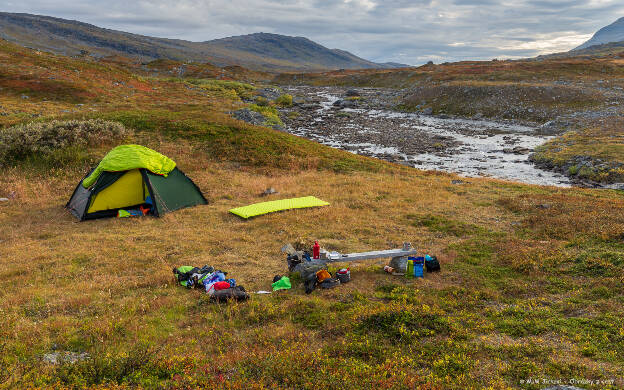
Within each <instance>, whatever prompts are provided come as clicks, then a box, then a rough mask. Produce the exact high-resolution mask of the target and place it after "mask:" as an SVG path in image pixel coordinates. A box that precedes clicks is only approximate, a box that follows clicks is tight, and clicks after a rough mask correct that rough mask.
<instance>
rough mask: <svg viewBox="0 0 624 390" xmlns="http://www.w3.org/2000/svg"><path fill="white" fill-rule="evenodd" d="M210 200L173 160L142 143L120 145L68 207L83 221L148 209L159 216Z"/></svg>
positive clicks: (84, 184) (71, 200)
mask: <svg viewBox="0 0 624 390" xmlns="http://www.w3.org/2000/svg"><path fill="white" fill-rule="evenodd" d="M207 203H208V202H207V201H206V198H204V196H203V195H202V193H201V191H200V190H199V188H198V187H197V186H196V185H195V183H193V181H192V180H191V179H190V178H188V177H187V176H186V175H185V174H184V173H183V172H182V171H180V170H179V169H178V168H177V167H176V163H175V162H174V161H173V160H171V159H170V158H168V157H166V156H164V155H162V154H160V153H158V152H156V151H154V150H152V149H149V148H146V147H144V146H141V145H121V146H118V147H116V148H114V149H112V150H111V151H110V152H109V153H108V154H107V155H106V156H105V157H104V158H103V159H102V161H100V163H99V164H98V166H97V167H96V168H95V169H93V170H92V171H91V172H90V173H89V174H88V175H87V176H85V178H84V179H82V180H81V181H80V183H79V184H78V186H77V187H76V189H75V190H74V193H73V195H72V197H71V199H70V200H69V202H68V203H67V205H66V207H67V208H68V209H69V210H70V211H71V213H72V214H73V215H74V216H76V218H78V219H79V220H81V221H84V220H87V219H95V218H105V217H115V216H131V215H144V214H146V213H147V212H148V210H149V213H150V214H152V215H154V216H157V217H158V216H161V215H163V214H165V213H167V212H170V211H175V210H178V209H181V208H184V207H191V206H196V205H201V204H207Z"/></svg>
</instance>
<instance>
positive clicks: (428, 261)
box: [425, 256, 440, 272]
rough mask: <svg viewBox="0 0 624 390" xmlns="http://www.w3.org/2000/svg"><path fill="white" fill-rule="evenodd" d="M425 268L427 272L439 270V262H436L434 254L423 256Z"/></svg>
mask: <svg viewBox="0 0 624 390" xmlns="http://www.w3.org/2000/svg"><path fill="white" fill-rule="evenodd" d="M425 268H426V269H427V272H438V271H440V262H438V258H437V257H435V256H426V257H425Z"/></svg>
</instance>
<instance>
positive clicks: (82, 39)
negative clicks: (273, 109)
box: [0, 12, 394, 71]
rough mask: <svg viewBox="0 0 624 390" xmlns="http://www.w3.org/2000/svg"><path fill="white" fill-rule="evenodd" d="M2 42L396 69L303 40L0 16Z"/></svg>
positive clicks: (256, 65)
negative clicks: (185, 36) (199, 37)
mask: <svg viewBox="0 0 624 390" xmlns="http://www.w3.org/2000/svg"><path fill="white" fill-rule="evenodd" d="M0 38H3V39H6V40H7V41H10V42H14V43H17V44H19V45H22V46H26V47H30V48H34V49H38V50H44V51H50V52H53V53H56V54H63V55H68V56H75V55H92V56H95V57H105V56H124V57H132V58H136V59H138V60H140V61H143V62H147V61H152V60H155V59H170V60H177V61H195V62H210V63H212V64H214V65H217V66H228V65H242V66H245V67H249V68H253V69H258V70H266V71H318V70H331V69H341V68H343V69H370V68H388V67H394V66H393V65H391V64H377V63H374V62H371V61H367V60H365V59H363V58H360V57H357V56H356V55H354V54H351V53H349V52H347V51H344V50H339V49H333V50H332V49H328V48H326V47H324V46H322V45H319V44H318V43H315V42H313V41H311V40H309V39H307V38H303V37H290V36H285V35H279V34H267V33H256V34H249V35H241V36H235V37H229V38H222V39H215V40H212V41H206V42H191V41H185V40H181V39H167V38H155V37H149V36H144V35H138V34H132V33H127V32H123V31H116V30H110V29H106V28H101V27H97V26H94V25H91V24H87V23H82V22H78V21H74V20H66V19H60V18H55V17H50V16H40V15H31V14H17V13H6V12H1V13H0Z"/></svg>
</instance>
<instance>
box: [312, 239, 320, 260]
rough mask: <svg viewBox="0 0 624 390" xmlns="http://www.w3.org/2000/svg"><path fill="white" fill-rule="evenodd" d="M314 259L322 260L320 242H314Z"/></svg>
mask: <svg viewBox="0 0 624 390" xmlns="http://www.w3.org/2000/svg"><path fill="white" fill-rule="evenodd" d="M312 258H313V259H320V258H321V246H320V245H319V243H318V241H314V246H313V247H312Z"/></svg>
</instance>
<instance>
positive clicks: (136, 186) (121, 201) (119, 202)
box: [87, 169, 149, 214]
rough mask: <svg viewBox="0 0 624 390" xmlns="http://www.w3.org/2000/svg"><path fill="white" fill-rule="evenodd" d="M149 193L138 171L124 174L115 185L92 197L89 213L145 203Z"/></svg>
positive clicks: (134, 170)
mask: <svg viewBox="0 0 624 390" xmlns="http://www.w3.org/2000/svg"><path fill="white" fill-rule="evenodd" d="M148 195H149V191H148V189H147V186H146V184H145V182H144V181H143V175H142V174H141V172H140V171H139V170H138V169H133V170H130V171H127V172H126V173H124V174H123V175H122V176H121V177H119V178H118V179H117V180H116V181H115V182H114V183H112V184H110V185H109V186H107V187H106V188H104V189H102V190H101V191H100V192H98V193H97V194H94V195H93V196H92V197H91V204H90V205H89V209H88V210H87V213H89V214H90V213H95V212H98V211H105V210H115V209H123V208H126V207H132V206H137V205H141V204H143V203H145V199H146V198H147V196H148Z"/></svg>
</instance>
